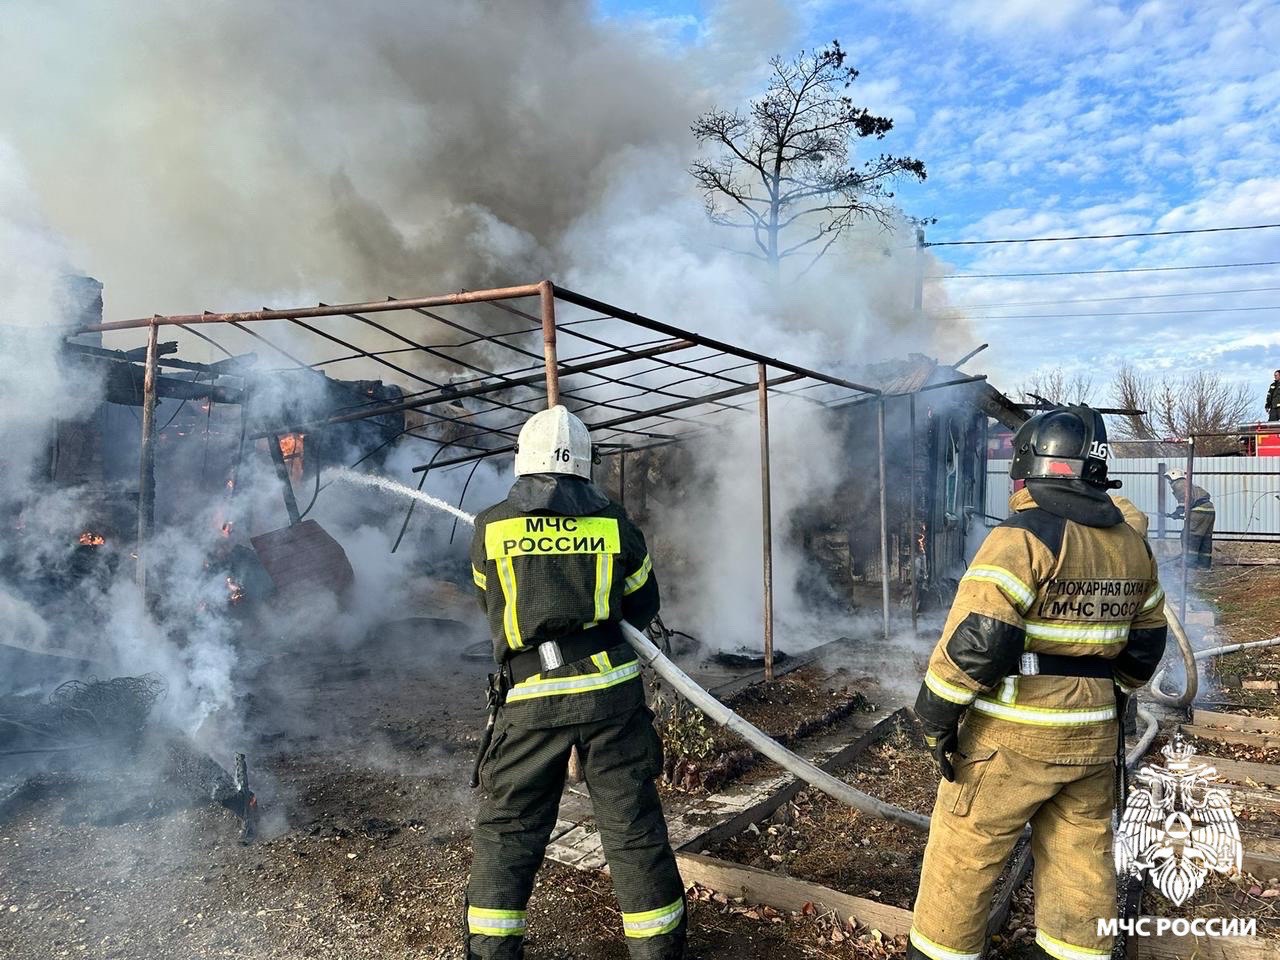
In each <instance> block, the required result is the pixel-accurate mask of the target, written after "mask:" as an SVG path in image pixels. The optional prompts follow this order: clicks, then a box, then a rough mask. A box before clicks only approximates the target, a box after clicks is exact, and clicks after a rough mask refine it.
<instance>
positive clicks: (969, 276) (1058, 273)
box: [925, 260, 1280, 280]
mask: <svg viewBox="0 0 1280 960" xmlns="http://www.w3.org/2000/svg"><path fill="white" fill-rule="evenodd" d="M1275 266H1280V260H1255V261H1253V262H1251V263H1195V264H1186V265H1182V266H1172V267H1117V268H1115V269H1112V270H1048V271H1043V272H1039V273H946V274H943V275H942V276H940V277H936V278H935V277H926V278H925V279H927V280H933V279H937V280H1009V279H1013V278H1015V277H1083V276H1092V275H1096V274H1104V273H1163V272H1165V271H1169V270H1226V269H1229V268H1233V267H1275Z"/></svg>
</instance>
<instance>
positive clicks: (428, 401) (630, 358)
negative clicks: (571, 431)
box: [257, 340, 697, 437]
mask: <svg viewBox="0 0 1280 960" xmlns="http://www.w3.org/2000/svg"><path fill="white" fill-rule="evenodd" d="M696 346H697V344H696V343H691V342H690V341H688V340H676V341H673V342H672V343H661V344H658V345H657V346H656V347H649V348H648V349H646V350H636V351H634V352H632V353H628V354H624V355H622V356H616V357H606V358H605V359H603V360H593V361H590V362H588V363H566V364H562V365H561V366H560V368H559V376H560V377H569V376H572V375H573V374H575V373H590V372H591V371H593V370H599V369H601V368H602V367H614V366H618V365H619V364H623V363H634V362H635V361H636V360H646V359H648V358H650V357H656V356H660V355H661V354H664V353H675V352H676V351H678V350H688V349H690V348H692V347H696ZM545 381H546V373H545V371H544V372H539V373H534V374H530V375H529V376H525V377H516V378H514V379H511V380H503V381H502V382H501V383H485V384H482V385H480V386H476V387H464V388H461V389H457V390H454V389H450V388H447V387H446V388H443V389H441V390H437V391H434V392H432V393H427V394H422V395H419V396H416V397H411V398H409V399H407V400H399V401H396V402H395V403H387V404H382V405H380V406H371V407H369V408H368V409H364V410H357V411H354V412H352V413H343V414H338V415H336V416H332V417H329V418H328V419H325V420H312V421H308V422H307V423H299V424H293V425H292V428H293V429H294V430H305V429H307V428H308V427H318V426H328V425H330V424H334V423H349V422H351V421H353V420H367V419H369V418H370V417H382V416H386V415H388V414H393V413H400V412H402V411H404V410H417V409H418V408H419V407H429V406H431V405H432V404H433V403H441V402H444V401H450V400H465V399H466V398H467V397H480V396H484V395H485V394H487V393H496V392H498V391H499V390H509V389H512V388H514V387H528V386H532V385H534V384H537V383H543V382H545ZM257 436H258V437H265V436H267V433H266V432H263V433H259V434H257Z"/></svg>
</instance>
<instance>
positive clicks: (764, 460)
mask: <svg viewBox="0 0 1280 960" xmlns="http://www.w3.org/2000/svg"><path fill="white" fill-rule="evenodd" d="M756 372H757V382H758V384H759V391H760V394H759V396H760V399H759V404H758V405H759V407H760V515H761V532H762V533H763V536H764V679H765V682H766V683H767V682H771V681H772V680H773V505H772V502H771V487H770V482H769V371H768V368H767V367H765V365H764V364H763V363H761V364H757V365H756Z"/></svg>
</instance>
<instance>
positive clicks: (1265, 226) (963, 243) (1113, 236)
mask: <svg viewBox="0 0 1280 960" xmlns="http://www.w3.org/2000/svg"><path fill="white" fill-rule="evenodd" d="M1277 227H1280V223H1255V224H1250V225H1248V226H1242V227H1199V228H1196V229H1194V230H1149V231H1147V232H1145V233H1087V234H1080V235H1079V236H1074V237H1016V238H1013V239H1001V240H942V241H939V242H936V243H926V244H925V246H926V247H975V246H984V245H986V244H992V243H1060V242H1062V241H1064V240H1124V239H1127V238H1129V237H1174V236H1183V235H1185V234H1188V233H1231V232H1233V231H1236V230H1274V229H1276V228H1277Z"/></svg>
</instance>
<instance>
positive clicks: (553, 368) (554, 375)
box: [538, 280, 560, 409]
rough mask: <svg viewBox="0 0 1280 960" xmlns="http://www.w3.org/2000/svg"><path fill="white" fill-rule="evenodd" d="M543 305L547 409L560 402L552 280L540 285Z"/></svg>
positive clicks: (539, 293) (554, 299) (554, 298)
mask: <svg viewBox="0 0 1280 960" xmlns="http://www.w3.org/2000/svg"><path fill="white" fill-rule="evenodd" d="M538 295H539V299H540V301H541V303H542V358H543V361H544V362H545V363H546V366H547V408H548V409H550V408H551V407H554V406H555V405H556V404H557V403H559V402H560V367H559V364H558V362H557V360H556V288H555V287H554V286H553V285H552V283H551V281H550V280H543V281H542V282H541V283H540V284H538Z"/></svg>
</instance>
